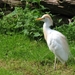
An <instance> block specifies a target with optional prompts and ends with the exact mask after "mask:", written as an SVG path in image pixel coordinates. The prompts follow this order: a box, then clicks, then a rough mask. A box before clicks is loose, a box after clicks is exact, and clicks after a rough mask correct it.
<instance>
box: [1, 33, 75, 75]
mask: <svg viewBox="0 0 75 75" xmlns="http://www.w3.org/2000/svg"><path fill="white" fill-rule="evenodd" d="M69 44H70V49H71V52H72V54H73V56H75V51H74V50H75V47H74V45H75V42H74V41H69ZM53 62H54V55H53V53H51V52H50V51H49V49H48V47H47V45H46V43H45V42H44V41H35V40H30V39H28V38H27V37H26V36H24V35H22V34H16V35H11V36H10V35H4V34H0V75H74V74H75V65H74V64H75V61H74V60H73V59H70V60H69V61H68V66H67V68H64V67H63V65H62V64H61V63H60V62H58V64H57V70H56V71H54V69H53Z"/></svg>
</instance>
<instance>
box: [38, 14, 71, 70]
mask: <svg viewBox="0 0 75 75" xmlns="http://www.w3.org/2000/svg"><path fill="white" fill-rule="evenodd" d="M37 20H41V21H44V24H43V33H44V38H45V40H46V42H47V45H48V47H49V49H50V50H51V51H52V52H53V53H54V55H55V61H54V69H56V58H58V60H59V61H60V62H61V63H62V64H65V63H66V62H67V60H68V58H69V55H70V50H69V46H68V43H67V39H66V37H65V36H64V35H63V34H62V33H60V32H58V31H56V30H52V29H51V28H50V26H52V25H53V20H52V18H51V17H50V16H49V15H48V14H45V15H43V16H42V17H41V18H37Z"/></svg>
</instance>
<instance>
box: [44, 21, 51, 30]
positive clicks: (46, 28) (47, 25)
mask: <svg viewBox="0 0 75 75" xmlns="http://www.w3.org/2000/svg"><path fill="white" fill-rule="evenodd" d="M51 25H52V23H50V22H44V24H43V30H48V29H50V26H51Z"/></svg>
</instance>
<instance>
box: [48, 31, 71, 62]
mask: <svg viewBox="0 0 75 75" xmlns="http://www.w3.org/2000/svg"><path fill="white" fill-rule="evenodd" d="M47 44H48V47H49V49H50V50H51V51H52V52H53V53H54V54H55V55H56V56H57V58H58V59H59V60H60V61H62V60H64V61H66V60H67V59H68V56H69V53H70V50H69V46H68V43H67V40H66V37H65V36H64V35H63V34H61V33H60V32H58V31H54V32H52V33H51V35H50V36H48V40H47Z"/></svg>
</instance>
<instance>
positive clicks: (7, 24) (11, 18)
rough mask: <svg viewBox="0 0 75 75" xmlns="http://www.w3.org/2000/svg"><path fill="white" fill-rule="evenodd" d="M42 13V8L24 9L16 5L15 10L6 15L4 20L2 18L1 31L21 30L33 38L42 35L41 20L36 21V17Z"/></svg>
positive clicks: (9, 32) (7, 32) (0, 21)
mask: <svg viewBox="0 0 75 75" xmlns="http://www.w3.org/2000/svg"><path fill="white" fill-rule="evenodd" d="M41 14H42V12H41V10H40V9H34V10H30V9H28V8H25V9H22V8H18V7H16V8H15V10H14V11H13V12H12V13H10V14H8V15H7V16H5V17H4V18H3V20H1V19H0V23H1V24H0V28H1V32H6V34H12V32H14V33H15V32H20V33H24V34H25V35H27V36H29V37H31V38H38V37H41V36H42V28H41V27H42V26H41V24H40V23H41V22H37V21H36V18H38V17H39V16H40V15H41Z"/></svg>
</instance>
